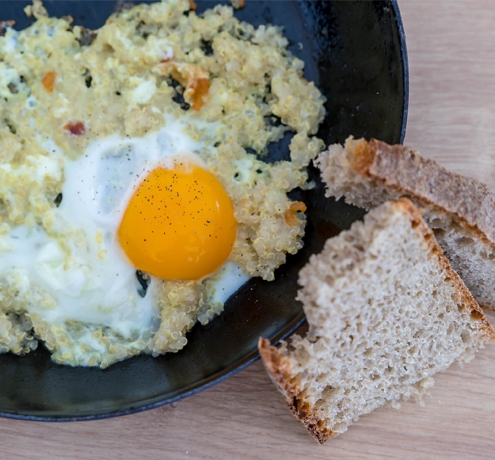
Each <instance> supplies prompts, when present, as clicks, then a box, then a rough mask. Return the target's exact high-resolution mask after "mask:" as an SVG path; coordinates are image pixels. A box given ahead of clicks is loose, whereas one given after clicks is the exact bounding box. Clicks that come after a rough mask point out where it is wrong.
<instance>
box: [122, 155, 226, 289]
mask: <svg viewBox="0 0 495 460" xmlns="http://www.w3.org/2000/svg"><path fill="white" fill-rule="evenodd" d="M118 235H119V240H120V244H121V246H122V248H123V250H124V252H125V253H126V255H127V257H128V258H129V259H130V260H131V262H132V263H133V264H134V266H135V267H136V268H138V269H139V270H142V271H145V272H147V273H149V274H151V275H154V276H156V277H157V278H161V279H168V280H198V279H201V278H203V277H205V276H207V275H209V274H211V273H213V272H215V271H216V270H218V269H219V268H220V267H221V266H222V265H223V264H224V263H225V261H226V260H227V259H228V257H229V255H230V253H231V251H232V246H233V245H234V241H235V238H236V221H235V218H234V209H233V206H232V202H231V201H230V198H229V196H228V195H227V193H226V192H225V190H224V188H223V187H222V185H221V184H220V182H218V180H217V179H216V178H215V177H214V176H213V175H212V174H211V173H209V172H208V171H206V170H204V169H203V168H201V167H199V166H196V165H194V164H190V163H189V164H184V163H181V164H178V165H176V166H175V168H174V169H165V168H158V169H155V170H154V171H152V172H151V173H150V174H149V175H148V176H147V177H146V179H145V180H144V181H143V182H141V184H140V185H139V187H138V188H137V190H136V191H135V193H134V195H133V196H132V198H131V200H130V202H129V205H128V206H127V209H126V211H125V213H124V216H123V218H122V222H121V224H120V227H119V231H118Z"/></svg>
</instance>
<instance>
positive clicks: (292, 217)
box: [284, 201, 307, 227]
mask: <svg viewBox="0 0 495 460" xmlns="http://www.w3.org/2000/svg"><path fill="white" fill-rule="evenodd" d="M306 209H307V208H306V205H305V204H304V203H303V202H302V201H294V202H292V203H291V204H290V206H289V208H288V209H286V210H285V213H284V218H285V223H286V224H287V225H288V226H289V227H293V226H294V225H296V224H297V216H296V213H297V212H304V211H306Z"/></svg>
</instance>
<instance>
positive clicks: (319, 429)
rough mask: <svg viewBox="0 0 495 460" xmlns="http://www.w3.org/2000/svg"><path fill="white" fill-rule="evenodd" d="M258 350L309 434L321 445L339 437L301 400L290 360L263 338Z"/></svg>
mask: <svg viewBox="0 0 495 460" xmlns="http://www.w3.org/2000/svg"><path fill="white" fill-rule="evenodd" d="M258 349H259V352H260V355H261V359H262V361H263V364H264V365H265V368H266V370H267V372H268V375H269V376H270V377H271V379H272V381H273V383H275V385H276V386H277V387H278V388H279V390H280V391H281V392H282V393H283V395H284V396H285V402H286V403H287V405H288V406H289V409H290V410H291V412H292V413H293V414H294V416H295V417H296V418H297V419H298V420H300V421H301V423H302V424H303V425H304V426H305V427H306V429H307V430H308V432H309V434H310V435H311V436H313V438H315V439H316V441H318V442H319V443H320V444H323V443H324V442H325V441H326V440H327V439H329V438H334V437H335V436H337V433H335V432H333V431H332V430H330V429H329V428H328V427H326V426H325V421H324V420H323V419H321V418H320V417H319V416H318V414H317V413H316V411H315V410H313V408H312V407H311V406H310V404H308V403H307V402H304V401H303V400H302V399H301V398H300V393H301V389H300V386H299V384H298V380H297V378H295V377H294V371H293V370H292V366H291V364H290V362H289V360H288V359H286V358H285V357H284V356H283V355H282V354H281V353H280V352H279V350H278V349H277V348H275V347H272V346H270V341H269V340H268V339H264V338H263V337H260V338H259V340H258Z"/></svg>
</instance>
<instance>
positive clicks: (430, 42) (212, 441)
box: [0, 0, 495, 460]
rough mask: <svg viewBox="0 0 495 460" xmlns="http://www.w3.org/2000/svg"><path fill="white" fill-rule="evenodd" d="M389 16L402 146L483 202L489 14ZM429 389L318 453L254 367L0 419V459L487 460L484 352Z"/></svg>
mask: <svg viewBox="0 0 495 460" xmlns="http://www.w3.org/2000/svg"><path fill="white" fill-rule="evenodd" d="M399 5H400V8H401V12H402V17H403V21H404V26H405V30H406V35H407V45H408V52H409V66H410V106H409V121H408V129H407V135H406V144H408V145H410V146H413V147H414V148H416V149H418V150H420V151H421V152H422V153H423V154H424V155H425V156H428V157H431V158H435V159H437V160H438V161H440V162H441V163H442V164H443V165H445V166H446V167H448V168H451V169H452V170H454V171H457V172H460V173H463V174H467V175H471V176H473V177H476V178H477V179H480V180H482V181H484V182H486V183H488V184H489V185H490V186H491V187H492V188H493V189H494V190H495V148H494V146H495V2H494V1H493V0H468V1H466V0H399ZM490 319H491V320H492V321H495V315H491V317H490ZM435 380H436V383H435V387H434V388H433V389H432V391H431V395H432V397H431V398H427V399H426V405H425V406H424V407H421V406H419V405H416V404H414V403H412V402H406V403H404V404H403V405H402V409H400V410H394V409H381V410H377V411H375V412H373V413H372V414H370V415H367V416H365V417H362V419H361V420H360V421H359V422H358V423H356V424H355V425H353V426H352V427H351V428H350V429H349V431H348V432H347V433H345V434H344V435H342V436H340V437H338V438H336V439H334V440H331V441H329V442H327V443H326V444H325V445H323V446H319V445H318V444H316V442H315V441H314V440H313V439H312V438H311V437H310V436H309V435H308V434H307V433H306V430H305V429H304V428H303V427H302V425H301V424H300V423H299V422H298V421H297V420H296V419H295V418H294V417H293V416H292V415H291V414H290V412H289V410H288V409H287V407H286V405H285V402H284V401H283V398H282V396H281V395H280V394H279V393H278V391H277V390H276V389H275V387H274V386H273V384H272V383H271V382H270V380H269V378H268V376H267V375H266V374H265V371H264V370H263V367H262V365H261V362H259V361H258V362H257V363H255V364H254V365H252V366H251V367H250V368H248V369H246V370H244V371H243V372H241V373H239V374H237V375H236V376H235V377H233V378H231V379H230V380H228V381H226V382H223V383H221V384H219V385H217V386H215V387H213V388H211V389H209V390H207V391H204V392H202V393H200V394H198V395H196V396H193V397H191V398H189V399H187V400H184V401H181V402H179V403H178V404H174V405H171V406H166V407H162V408H159V409H155V410H152V411H148V412H144V413H140V414H135V415H130V416H126V417H120V418H114V419H108V420H100V421H94V422H79V423H57V424H49V423H34V422H24V421H16V420H7V419H0V436H1V438H0V439H1V441H0V442H1V447H0V459H4V458H5V459H7V458H13V459H29V460H32V459H92V460H95V459H96V460H97V459H103V458H111V459H143V460H144V459H153V460H155V459H161V458H174V459H175V458H177V459H186V458H205V459H210V458H211V459H223V458H228V459H230V458H232V459H237V458H240V459H254V458H267V459H268V458H269V459H292V458H294V459H296V458H297V459H299V458H303V457H306V458H312V459H313V458H314V459H320V458H321V459H330V458H332V459H336V458H338V459H346V458H352V459H356V458H380V459H383V458H407V459H416V458H418V459H419V458H421V459H430V458H431V459H442V458H449V459H452V458H457V459H468V458H477V459H480V458H487V459H488V458H495V345H492V346H491V347H489V348H487V349H485V350H483V351H482V352H480V353H479V355H478V356H477V358H476V359H475V360H474V361H472V362H471V363H470V364H468V365H466V366H465V367H464V369H460V368H459V367H458V366H454V367H452V368H451V369H450V370H448V371H447V372H446V373H444V374H442V375H439V376H437V378H436V379H435Z"/></svg>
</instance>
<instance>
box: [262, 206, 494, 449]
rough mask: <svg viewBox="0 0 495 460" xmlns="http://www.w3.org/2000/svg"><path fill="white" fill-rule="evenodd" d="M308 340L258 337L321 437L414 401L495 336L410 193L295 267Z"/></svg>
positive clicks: (278, 378)
mask: <svg viewBox="0 0 495 460" xmlns="http://www.w3.org/2000/svg"><path fill="white" fill-rule="evenodd" d="M299 282H300V284H301V286H302V289H301V290H300V291H299V294H298V299H299V300H300V301H302V302H303V305H304V311H305V313H306V316H307V320H308V323H309V331H308V334H307V336H306V337H304V338H303V337H300V336H297V335H295V336H293V337H292V338H291V339H290V341H288V342H282V343H281V345H280V346H279V347H278V348H275V347H270V345H269V342H268V341H267V340H263V339H261V340H260V352H261V355H262V358H263V361H264V363H265V365H266V367H267V370H268V372H269V374H270V375H271V377H272V379H273V380H274V382H275V384H276V385H277V386H278V387H279V388H280V389H281V391H282V392H283V393H284V395H285V397H286V401H287V404H288V405H289V407H290V408H291V410H292V412H293V413H294V415H295V416H296V417H298V418H299V419H300V420H301V421H302V423H303V424H304V425H305V426H306V427H307V429H308V431H309V432H310V434H311V435H312V436H314V437H315V438H316V439H317V441H319V442H320V443H323V442H325V441H326V440H327V439H328V438H332V437H335V436H337V435H339V434H341V433H343V432H345V431H346V430H347V428H348V427H349V425H350V424H351V423H352V422H354V421H356V420H358V418H359V417H360V416H361V415H363V414H367V413H369V412H371V411H372V410H374V409H376V408H378V407H381V406H385V405H390V406H392V407H399V406H400V404H399V401H400V400H401V399H409V398H411V397H413V398H415V399H417V400H418V401H420V402H421V398H422V396H423V395H425V394H427V390H428V388H430V387H431V386H432V385H433V379H432V376H433V375H434V374H435V373H437V372H439V371H443V370H445V369H447V368H448V367H449V366H450V365H451V364H452V363H454V362H455V361H457V362H458V363H459V364H461V365H462V364H463V363H465V362H468V361H470V360H471V359H472V358H473V357H474V353H475V352H476V351H477V350H479V349H480V348H483V347H484V344H485V343H486V342H488V341H490V340H493V338H494V336H495V332H494V330H493V329H492V327H491V326H490V324H489V323H488V321H487V320H486V318H485V316H484V314H483V312H482V310H481V309H480V307H479V306H478V304H477V303H476V301H475V300H474V298H473V297H472V296H471V294H470V293H469V291H468V290H467V289H466V287H465V286H464V284H463V283H462V281H461V279H460V278H459V276H458V275H457V273H456V272H454V271H453V270H452V268H451V267H450V265H449V262H448V260H447V259H446V258H445V256H444V255H443V253H442V250H441V249H440V247H439V246H438V244H437V242H436V240H435V238H434V236H433V233H432V232H431V230H429V228H428V227H427V226H426V224H425V222H424V221H423V220H422V218H421V215H420V211H418V210H417V209H416V208H415V207H414V205H413V204H412V203H411V202H410V201H409V200H407V199H401V200H398V201H393V202H387V203H385V204H383V205H381V206H379V207H378V208H376V209H374V210H372V211H371V212H370V213H368V214H367V215H366V216H365V219H364V222H355V223H354V224H353V225H352V227H351V229H350V230H348V231H344V232H342V233H341V234H340V235H338V236H337V237H335V238H331V239H329V240H328V241H327V242H326V244H325V247H324V249H323V251H322V252H321V253H320V254H318V255H313V256H312V257H311V259H310V261H309V263H308V264H307V265H306V266H305V267H304V268H303V269H302V270H301V272H300V278H299Z"/></svg>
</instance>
